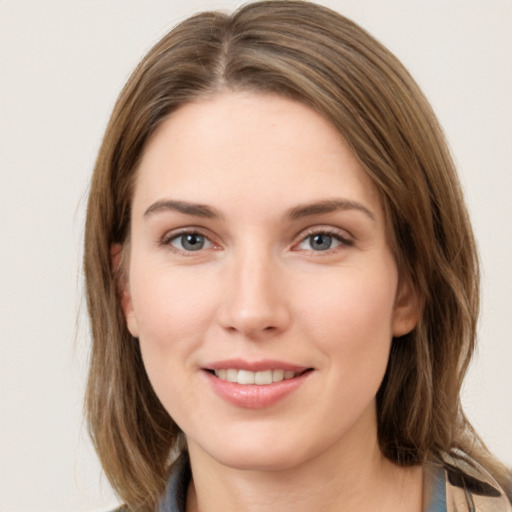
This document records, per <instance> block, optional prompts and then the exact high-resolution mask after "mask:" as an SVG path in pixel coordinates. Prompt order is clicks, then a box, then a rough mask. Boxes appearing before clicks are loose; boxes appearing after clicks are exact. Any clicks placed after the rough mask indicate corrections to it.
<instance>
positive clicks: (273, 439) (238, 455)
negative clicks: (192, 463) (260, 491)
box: [189, 432, 307, 471]
mask: <svg viewBox="0 0 512 512" xmlns="http://www.w3.org/2000/svg"><path fill="white" fill-rule="evenodd" d="M272 434H273V435H272ZM272 434H271V435H260V436H258V435H254V433H250V432H247V433H246V434H244V435H240V434H238V435H236V436H235V435H229V434H228V433H225V434H224V435H223V436H222V437H221V439H218V438H217V440H216V441H215V442H213V443H212V440H215V437H213V438H210V439H209V440H208V442H207V443H204V444H200V445H197V444H196V445H195V447H191V446H190V442H189V450H190V449H192V450H195V449H197V448H198V449H199V450H201V451H203V452H205V453H206V454H207V455H208V456H209V457H211V458H212V459H214V460H215V461H217V462H218V463H220V464H222V465H224V466H227V467H230V468H233V469H240V470H246V471H283V470H287V469H291V468H293V467H295V466H297V465H300V463H301V461H303V459H305V458H307V454H306V453H303V451H302V450H300V449H298V448H297V447H298V446H300V445H302V446H303V443H293V442H291V441H292V440H291V439H290V437H291V436H290V435H288V436H286V437H285V438H282V437H281V436H279V435H275V432H273V433H272Z"/></svg>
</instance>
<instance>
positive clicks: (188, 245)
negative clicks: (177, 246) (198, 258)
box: [182, 234, 204, 251]
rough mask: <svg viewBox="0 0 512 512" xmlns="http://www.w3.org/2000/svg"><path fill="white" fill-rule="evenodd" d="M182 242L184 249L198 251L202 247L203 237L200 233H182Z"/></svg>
mask: <svg viewBox="0 0 512 512" xmlns="http://www.w3.org/2000/svg"><path fill="white" fill-rule="evenodd" d="M182 244H183V248H184V249H187V250H189V251H198V250H199V249H202V248H203V245H204V238H203V237H202V236H201V235H194V234H190V235H183V238H182Z"/></svg>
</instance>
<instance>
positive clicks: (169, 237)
mask: <svg viewBox="0 0 512 512" xmlns="http://www.w3.org/2000/svg"><path fill="white" fill-rule="evenodd" d="M187 235H192V236H193V235H195V236H198V237H202V238H203V239H204V240H205V241H206V242H207V243H208V244H210V247H207V248H206V249H211V248H215V247H218V245H217V244H216V243H215V242H213V241H212V240H211V238H210V237H209V236H207V235H205V234H204V233H202V232H201V231H200V230H197V229H184V230H182V231H179V232H172V233H169V234H166V235H165V236H164V237H163V238H162V240H161V241H160V243H159V245H161V246H166V247H169V248H170V249H171V250H172V251H173V252H176V253H179V254H182V255H186V256H194V253H201V252H203V251H204V250H205V248H203V247H201V248H199V249H198V250H196V251H194V250H188V251H187V250H184V249H180V248H178V247H175V246H173V244H172V242H174V241H175V240H178V239H180V238H181V237H184V236H187ZM318 235H324V236H328V237H330V238H332V239H334V240H336V241H337V242H338V243H339V245H337V246H336V247H334V248H330V247H329V248H327V249H325V250H318V251H315V250H313V249H304V250H305V251H307V252H309V253H313V254H316V255H321V254H322V253H325V254H331V253H332V252H335V251H338V250H343V249H344V248H347V247H352V246H353V245H354V241H353V240H351V239H350V238H348V237H346V236H342V235H341V234H340V232H339V230H336V229H333V228H311V229H310V230H308V231H306V233H301V238H300V240H299V241H298V242H297V243H294V244H293V246H292V250H294V251H298V250H300V249H296V247H298V246H299V245H300V244H302V243H304V242H306V241H307V240H308V239H311V238H312V237H314V236H318Z"/></svg>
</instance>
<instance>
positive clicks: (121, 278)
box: [110, 244, 139, 338]
mask: <svg viewBox="0 0 512 512" xmlns="http://www.w3.org/2000/svg"><path fill="white" fill-rule="evenodd" d="M110 258H111V260H112V269H113V272H114V276H115V279H116V285H117V295H118V297H119V301H120V303H121V308H122V310H123V314H124V318H125V320H126V327H127V328H128V331H130V334H131V335H132V336H133V337H134V338H138V337H139V329H138V325H137V319H136V318H135V313H134V310H133V304H132V298H131V295H130V286H129V283H128V272H127V270H128V269H127V268H126V261H123V260H124V259H125V258H123V247H122V245H121V244H113V245H112V247H111V248H110Z"/></svg>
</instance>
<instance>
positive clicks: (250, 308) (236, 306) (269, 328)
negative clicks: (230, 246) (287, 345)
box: [222, 245, 289, 338]
mask: <svg viewBox="0 0 512 512" xmlns="http://www.w3.org/2000/svg"><path fill="white" fill-rule="evenodd" d="M279 267H280V265H279V261H278V260H277V258H276V256H275V255H273V254H272V251H270V250H269V249H268V248H264V247H261V246H259V247H255V246H254V245H252V246H246V247H243V248H240V249H239V250H238V251H237V252H236V253H235V254H234V255H233V258H232V261H231V262H230V268H229V271H228V276H227V281H228V282H226V288H225V300H224V304H223V312H222V323H223V325H224V327H225V328H227V329H228V330H230V331H237V332H239V333H240V334H243V335H245V336H248V337H251V338H254V337H259V336H264V335H265V336H266V335H269V334H271V333H276V332H278V331H281V330H282V329H284V328H285V326H286V324H287V322H288V320H289V312H288V308H287V304H286V298H285V296H284V294H283V276H282V273H281V272H280V268H279Z"/></svg>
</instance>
